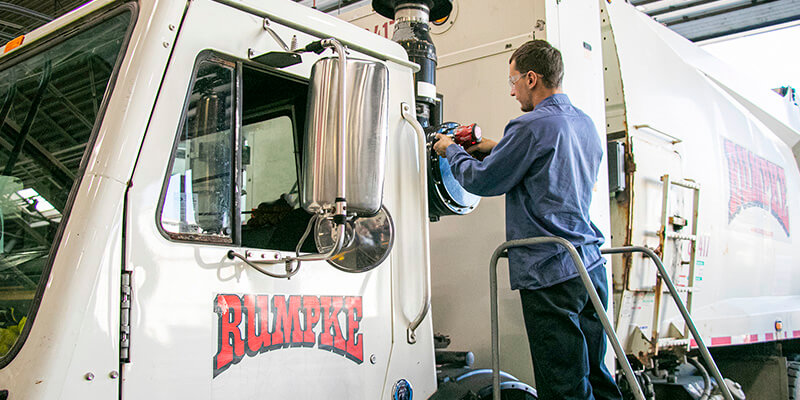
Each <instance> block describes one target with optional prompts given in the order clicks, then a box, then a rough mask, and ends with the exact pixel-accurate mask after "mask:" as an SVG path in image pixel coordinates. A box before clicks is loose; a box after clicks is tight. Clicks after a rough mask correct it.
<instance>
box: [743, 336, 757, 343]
mask: <svg viewBox="0 0 800 400" xmlns="http://www.w3.org/2000/svg"><path fill="white" fill-rule="evenodd" d="M744 342H745V343H756V342H758V335H747V336H746V337H745V338H744Z"/></svg>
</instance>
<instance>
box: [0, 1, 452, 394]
mask: <svg viewBox="0 0 800 400" xmlns="http://www.w3.org/2000/svg"><path fill="white" fill-rule="evenodd" d="M326 38H335V39H337V40H338V41H340V42H341V43H342V44H344V45H345V46H346V47H347V48H348V58H353V59H360V60H367V61H369V62H372V63H377V64H380V65H382V66H383V67H385V69H386V71H387V76H388V90H387V93H388V96H387V98H386V99H384V100H383V101H385V104H382V106H384V107H385V108H386V110H387V116H388V118H387V126H388V135H387V139H386V148H387V152H386V160H385V165H386V168H385V171H386V172H385V176H384V180H383V181H384V185H383V191H382V206H383V207H382V209H383V210H384V212H383V213H382V214H381V215H384V217H383V218H385V219H391V221H389V222H388V223H389V224H391V226H392V227H393V229H392V236H393V237H392V238H391V239H390V238H388V237H385V236H376V237H373V239H374V240H376V241H383V242H385V243H388V245H390V246H391V245H392V244H393V247H392V250H391V252H388V254H386V256H385V257H383V258H379V259H374V260H373V261H376V263H374V264H376V265H372V267H374V268H371V269H370V270H369V271H364V272H359V271H357V270H356V271H352V270H351V271H346V270H342V269H339V268H334V266H332V265H331V264H330V263H328V262H326V261H302V269H300V270H298V271H294V272H296V273H295V274H293V275H292V276H291V277H290V278H289V279H287V278H282V277H281V278H276V277H273V276H269V275H268V274H265V273H263V271H266V272H270V273H272V274H274V275H279V276H280V275H282V274H285V273H286V271H285V270H284V264H275V265H263V264H262V267H261V271H260V270H259V269H256V268H254V267H252V266H251V265H249V264H253V263H256V262H257V261H259V259H265V258H273V259H275V258H277V259H283V258H285V257H288V256H289V255H291V256H293V255H295V254H306V253H314V252H316V251H317V250H316V248H315V246H314V240H315V239H316V238H313V237H312V238H310V239H309V240H307V241H306V242H305V244H304V245H302V246H300V245H298V243H299V242H300V241H301V239H302V238H304V234H305V236H308V231H307V228H310V225H309V221H310V219H312V215H311V214H309V213H308V212H307V211H306V210H304V209H303V207H302V206H301V204H300V203H301V201H300V197H301V196H300V194H301V191H302V187H301V186H302V182H303V172H302V171H303V170H302V165H303V162H304V157H305V156H304V146H305V145H306V143H305V139H304V134H303V133H304V131H305V129H306V125H307V123H308V122H307V121H308V120H309V118H312V119H313V117H314V115H309V112H310V111H308V110H309V108H308V104H309V92H310V87H311V86H313V85H314V83H313V82H311V81H310V78H311V74H312V66H313V65H314V63H315V62H316V61H317V60H318V59H321V58H324V57H330V56H331V53H330V52H327V51H326V52H322V53H321V54H315V53H310V52H307V53H303V54H302V56H301V57H300V60H299V61H300V62H297V63H294V64H293V65H288V66H286V65H276V64H274V63H272V64H270V63H269V62H265V61H264V59H263V58H259V56H260V55H264V54H267V53H270V52H285V51H286V50H287V49H286V48H285V47H284V45H286V43H292V47H293V48H294V47H297V46H299V47H302V46H305V45H307V44H308V43H311V42H314V41H318V40H320V39H326ZM7 50H10V49H7ZM415 67H416V66H415V65H414V64H413V63H410V62H408V58H407V56H406V53H405V51H404V50H403V49H402V48H401V47H400V46H399V45H397V44H396V43H393V42H391V41H389V40H386V39H384V38H382V37H379V36H378V35H374V34H365V32H364V31H363V30H362V29H360V28H357V27H355V26H352V25H349V24H347V23H345V22H343V21H340V20H338V19H336V18H334V17H331V16H328V15H325V14H322V13H319V12H316V11H314V10H310V9H308V8H307V7H304V6H301V5H298V4H296V3H293V2H290V1H266V2H265V1H228V0H219V1H214V0H193V1H190V2H164V1H154V0H141V1H135V2H119V1H96V2H92V3H89V4H87V5H85V6H83V7H81V8H79V9H77V10H75V11H73V12H72V13H70V14H68V15H66V16H64V17H62V18H60V19H58V20H56V21H54V22H52V23H49V24H48V25H46V26H44V27H42V28H40V29H39V30H37V31H34V32H32V33H31V34H29V35H26V37H24V38H23V39H22V45H21V46H19V47H17V48H15V49H13V50H10V51H7V52H6V54H4V55H3V56H2V57H0V78H1V79H0V101H1V102H2V103H1V104H0V121H2V122H0V127H1V129H0V163H1V164H0V166H3V167H4V173H3V174H2V177H0V178H2V181H0V199H2V200H1V202H0V207H2V214H1V215H2V219H1V220H0V221H1V222H2V226H1V228H2V236H0V252H1V254H0V393H3V394H4V395H5V396H7V398H9V399H59V398H61V399H74V398H86V399H101V398H102V399H109V398H145V397H147V398H152V399H157V398H165V399H166V398H193V399H217V398H219V399H221V398H239V399H248V398H261V397H263V396H269V397H273V398H347V399H357V398H363V399H375V398H390V397H392V396H394V395H395V394H396V393H406V392H413V393H414V394H415V395H416V396H420V397H422V398H427V397H428V396H429V395H430V394H431V393H433V392H434V390H435V388H436V376H435V369H434V368H435V367H434V360H433V358H434V351H433V333H432V328H431V323H430V317H429V316H428V315H427V310H428V301H429V300H428V299H429V297H428V293H427V291H428V282H427V279H428V276H429V275H428V274H429V272H428V271H429V255H428V236H427V235H428V231H427V221H428V215H427V212H428V211H427V208H426V207H424V206H421V204H425V196H426V193H425V187H424V186H423V185H421V184H420V182H424V177H425V174H426V171H425V163H424V162H423V161H422V160H421V159H420V154H422V153H421V152H420V151H419V150H420V148H421V146H424V145H425V143H424V142H423V141H422V140H421V138H420V137H418V136H417V135H416V134H415V130H414V129H413V127H412V124H411V123H410V122H409V121H408V120H407V119H404V118H403V115H402V113H403V111H402V107H403V104H406V105H408V104H411V105H413V102H414V92H413V73H414V71H415ZM370 100H371V98H369V97H365V98H364V101H370ZM373 100H374V99H373ZM356 106H358V107H368V106H370V104H360V105H355V106H354V107H356ZM411 110H412V112H413V107H411ZM330 145H331V144H324V143H323V144H321V145H320V146H321V147H322V148H324V147H325V146H330ZM379 194H380V193H379ZM383 222H384V223H386V221H383ZM315 232H316V231H315ZM312 236H314V235H312ZM232 255H238V256H241V257H239V258H237V257H233V256H232ZM285 267H286V268H287V269H288V268H290V266H289V264H288V263H287V264H286V266H285ZM415 320H419V321H420V322H419V323H418V324H416V326H414V328H415V329H412V330H411V331H410V330H409V326H410V325H412V321H415ZM356 382H357V384H354V383H356ZM0 397H2V395H0Z"/></svg>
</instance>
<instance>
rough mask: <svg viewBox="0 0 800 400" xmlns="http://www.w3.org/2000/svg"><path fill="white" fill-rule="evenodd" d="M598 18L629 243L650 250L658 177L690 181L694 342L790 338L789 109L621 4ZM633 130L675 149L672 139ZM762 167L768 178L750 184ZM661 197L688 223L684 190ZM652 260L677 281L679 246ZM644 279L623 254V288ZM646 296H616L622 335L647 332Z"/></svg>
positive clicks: (681, 271)
mask: <svg viewBox="0 0 800 400" xmlns="http://www.w3.org/2000/svg"><path fill="white" fill-rule="evenodd" d="M608 15H609V17H610V24H611V33H612V34H613V38H614V43H615V44H616V49H617V53H616V54H617V56H618V62H619V65H620V72H621V82H622V85H621V94H622V97H616V98H612V101H616V104H615V106H616V108H615V109H619V108H621V109H623V110H624V116H623V117H624V122H623V121H620V120H617V121H618V123H619V122H622V123H623V124H624V125H618V126H617V128H623V129H624V127H627V131H628V135H630V137H631V146H632V147H633V154H634V162H635V164H636V172H635V182H634V192H635V201H634V215H633V227H634V230H633V240H632V241H633V243H635V244H644V245H647V246H650V247H652V248H655V247H657V246H658V238H657V237H656V236H655V232H656V231H658V230H659V227H660V216H661V193H662V185H661V183H660V182H659V179H660V177H661V175H663V174H665V173H668V174H670V176H671V177H672V179H692V180H694V181H696V182H697V183H699V184H700V185H701V186H702V189H701V192H700V198H701V203H700V210H699V218H698V220H699V223H700V225H699V234H700V237H701V238H700V249H699V253H698V261H697V269H698V275H697V276H696V282H695V284H696V287H697V290H696V292H695V298H694V307H693V310H692V315H693V318H694V319H695V322H696V323H697V324H698V328H699V330H700V332H701V334H702V335H703V336H704V337H705V341H706V343H707V344H709V345H726V344H743V343H753V342H764V341H772V340H778V339H788V338H795V337H800V325H798V321H800V319H799V318H800V285H798V282H800V269H799V268H797V267H798V262H800V261H798V260H800V246H798V244H797V240H796V239H795V236H796V232H797V229H798V223H800V222H798V220H797V218H798V215H800V214H799V213H800V203H798V201H797V198H798V196H800V174H798V168H797V161H796V159H795V157H794V156H793V154H792V151H791V146H794V145H796V143H797V141H798V140H800V134H799V133H798V132H797V131H795V130H794V129H792V128H791V127H790V126H791V125H790V121H789V115H790V114H789V109H787V108H786V107H785V106H784V104H782V103H783V100H782V99H781V98H780V97H779V96H776V95H775V94H774V93H773V92H771V91H769V90H767V89H766V88H761V89H760V90H759V89H758V88H753V87H751V85H748V84H749V82H748V80H747V78H745V77H741V76H738V75H736V74H734V73H733V72H731V71H730V69H729V68H727V67H726V66H725V65H724V64H722V63H721V62H719V61H718V60H716V59H714V58H713V57H711V56H710V55H708V54H707V53H705V52H704V51H703V50H701V49H699V48H697V47H695V46H693V45H690V44H689V43H688V42H687V41H686V40H685V39H683V38H680V37H679V36H678V35H677V34H675V33H673V32H671V31H669V30H668V29H666V28H665V27H663V26H660V25H659V24H657V23H654V22H653V21H652V20H650V19H649V18H646V17H645V16H643V15H642V14H641V13H639V12H637V11H635V10H634V9H633V8H632V7H628V6H626V5H623V4H617V3H616V2H615V3H612V4H609V5H608ZM609 56H611V57H613V56H614V55H613V54H611V55H609ZM611 74H613V73H611V72H610V73H609V75H611ZM617 79H618V78H614V77H613V76H609V77H607V81H606V83H607V85H608V86H612V85H615V83H613V81H615V80H617ZM616 86H617V88H619V87H620V85H618V84H616ZM607 93H608V90H607ZM613 93H620V91H619V90H615V91H613ZM623 101H624V103H622V102H623ZM643 125H649V126H650V127H652V128H655V129H657V130H658V131H661V132H665V133H667V134H669V135H672V136H675V137H676V138H678V139H680V140H682V142H681V143H677V144H672V143H671V139H669V138H665V137H664V136H663V135H661V134H659V133H658V132H655V131H654V130H653V129H651V128H644V127H641V126H643ZM637 126H640V127H641V128H637ZM610 132H613V131H610ZM767 169H770V170H771V171H772V172H765V173H764V174H763V178H762V177H761V176H762V175H761V174H762V171H766V170H767ZM751 173H753V174H752V176H756V175H758V177H759V182H758V183H757V184H758V185H759V186H755V185H756V182H755V180H753V181H752V182H751V181H750V176H751ZM739 177H742V178H745V179H747V180H746V181H744V182H743V181H741V180H740V179H739ZM762 179H763V183H762V182H761V180H762ZM672 193H673V194H674V196H673V199H672V203H671V207H672V209H673V210H675V213H677V214H679V215H681V216H684V217H687V218H691V197H690V193H688V191H686V190H682V189H673V192H672ZM760 193H766V197H764V198H760V196H759V195H760ZM764 199H766V201H765V200H764ZM612 203H613V200H612ZM612 210H614V211H619V212H618V213H617V212H612V221H620V222H622V223H620V224H619V225H617V228H615V240H614V242H615V245H620V244H622V243H623V241H624V240H625V235H624V229H625V226H624V221H623V219H624V218H625V217H624V210H623V208H622V207H620V208H616V207H614V206H612ZM671 215H672V214H671ZM612 225H613V223H612ZM673 243H674V242H673ZM676 251H680V253H676ZM676 254H680V255H681V256H680V257H676ZM664 259H665V263H666V264H667V265H668V267H670V268H672V271H675V272H674V273H675V275H674V276H673V279H674V280H675V281H676V283H677V284H678V285H679V286H686V284H687V282H686V281H687V269H688V267H687V266H685V265H683V266H681V267H680V268H677V269H676V266H677V263H678V261H679V260H681V259H682V260H684V261H686V260H688V253H687V250H686V245H684V247H683V248H681V249H680V250H676V248H675V247H674V245H670V246H668V248H667V250H666V252H665V255H664ZM622 271H623V268H622V265H620V264H615V271H614V272H615V284H616V286H617V289H620V288H621V287H622V286H623V285H624V282H623V280H622ZM654 282H655V270H654V268H653V266H652V265H650V263H649V262H643V260H642V258H641V257H635V258H634V266H633V270H632V272H631V274H630V277H629V280H628V284H629V288H630V289H632V290H635V289H647V288H649V287H651V286H652V285H653V284H654ZM652 299H653V295H652V293H650V294H645V293H641V292H640V293H633V292H626V294H625V295H624V297H623V298H622V305H621V307H620V315H619V319H618V321H617V331H618V334H619V335H621V337H622V338H623V339H625V338H626V336H627V335H628V334H629V333H630V332H631V331H632V329H633V328H635V327H637V326H638V327H639V328H640V329H641V330H642V331H643V332H645V335H647V336H649V335H650V328H651V327H650V325H651V323H652V322H651V321H652V312H653V301H652ZM662 305H663V308H662V316H663V318H662V319H661V327H662V329H660V330H659V331H660V333H659V336H661V337H666V336H667V328H668V326H669V324H670V323H674V324H675V325H677V326H678V328H679V329H680V330H681V331H682V330H683V322H682V320H681V319H680V316H679V315H678V312H677V309H676V308H675V307H674V305H672V304H671V301H670V300H664V301H663V302H662ZM776 321H781V322H782V324H783V328H782V329H780V330H778V329H777V328H776Z"/></svg>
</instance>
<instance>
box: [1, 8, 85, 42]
mask: <svg viewBox="0 0 800 400" xmlns="http://www.w3.org/2000/svg"><path fill="white" fill-rule="evenodd" d="M83 3H86V0H7V1H0V44H2V43H5V42H7V41H9V40H11V39H13V38H15V37H17V36H19V35H22V34H25V33H28V32H30V31H32V30H34V29H36V28H37V27H39V26H41V25H44V24H45V23H47V22H49V21H50V20H52V19H54V18H57V17H59V16H60V15H63V14H66V13H67V12H69V11H70V10H72V9H74V8H76V7H78V6H80V5H81V4H83Z"/></svg>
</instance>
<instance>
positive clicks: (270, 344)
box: [213, 294, 364, 377]
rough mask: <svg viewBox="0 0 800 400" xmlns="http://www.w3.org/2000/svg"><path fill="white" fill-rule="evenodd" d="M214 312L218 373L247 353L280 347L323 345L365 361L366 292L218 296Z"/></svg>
mask: <svg viewBox="0 0 800 400" xmlns="http://www.w3.org/2000/svg"><path fill="white" fill-rule="evenodd" d="M287 297H288V298H287ZM214 313H215V314H217V353H216V355H215V356H214V363H213V364H214V366H213V369H214V377H217V376H218V375H219V374H221V373H222V372H224V371H225V370H227V369H228V368H229V367H230V366H231V365H235V364H237V363H239V362H240V361H241V360H242V358H244V356H245V355H247V356H248V357H255V356H257V355H259V354H261V353H264V352H267V351H270V350H276V349H280V348H294V347H314V346H317V348H319V349H321V350H327V351H331V352H334V353H336V354H339V355H342V356H345V357H346V358H347V359H349V360H352V361H354V362H355V363H357V364H361V363H362V362H363V361H364V343H363V333H361V332H360V330H361V319H362V318H363V316H364V314H363V308H362V303H361V296H347V297H345V296H299V295H293V296H283V295H274V296H271V297H270V296H268V295H252V294H246V295H242V296H239V295H236V294H218V295H216V296H215V297H214ZM343 326H344V329H342V327H343Z"/></svg>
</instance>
